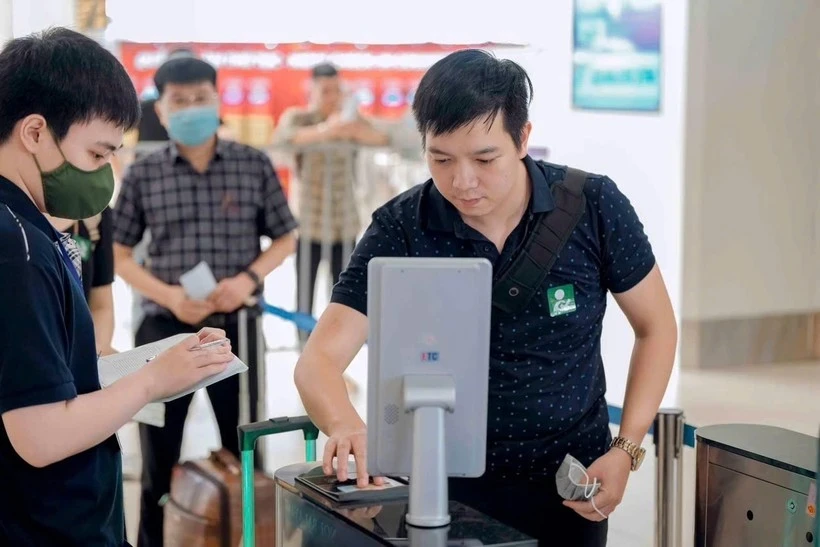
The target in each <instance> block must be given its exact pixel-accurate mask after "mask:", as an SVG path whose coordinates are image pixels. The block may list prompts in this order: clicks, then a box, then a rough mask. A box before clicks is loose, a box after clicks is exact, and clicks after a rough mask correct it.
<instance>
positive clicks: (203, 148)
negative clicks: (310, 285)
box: [114, 57, 296, 547]
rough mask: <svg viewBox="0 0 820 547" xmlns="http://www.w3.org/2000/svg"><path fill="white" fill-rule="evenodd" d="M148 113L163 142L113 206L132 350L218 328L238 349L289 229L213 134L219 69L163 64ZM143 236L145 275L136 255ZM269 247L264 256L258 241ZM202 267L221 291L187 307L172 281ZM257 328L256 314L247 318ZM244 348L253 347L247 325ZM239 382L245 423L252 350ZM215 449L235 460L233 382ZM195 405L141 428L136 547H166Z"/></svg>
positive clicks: (251, 172)
mask: <svg viewBox="0 0 820 547" xmlns="http://www.w3.org/2000/svg"><path fill="white" fill-rule="evenodd" d="M154 80H155V83H156V87H157V90H158V92H159V99H158V100H157V102H156V112H157V115H158V116H159V119H160V122H161V123H162V125H163V126H164V127H165V128H166V129H167V131H168V136H169V137H170V139H171V142H169V143H168V144H166V145H165V146H163V147H162V148H160V149H159V150H157V151H155V152H153V153H151V154H149V155H147V156H145V157H143V158H141V159H140V160H138V161H136V162H135V163H134V164H133V165H131V167H130V169H129V170H128V172H127V174H126V175H125V177H124V179H123V183H122V189H121V191H120V195H119V197H118V200H117V203H116V205H115V208H114V211H115V215H114V216H115V219H114V241H115V246H114V256H115V265H116V270H117V272H118V273H119V274H120V276H122V278H123V279H124V280H125V281H126V282H128V283H129V284H130V285H131V286H132V287H133V288H134V290H136V291H137V292H138V293H140V294H141V296H142V297H143V300H142V311H143V319H142V321H141V323H140V325H139V327H138V329H137V333H136V337H135V342H136V344H137V345H142V344H146V343H149V342H153V341H156V340H160V339H163V338H166V337H168V336H172V335H174V334H177V333H180V332H188V331H191V330H193V329H197V328H201V327H206V326H208V327H217V326H218V328H221V329H224V330H225V331H226V332H227V335H228V337H229V338H230V339H231V341H232V342H233V347H234V348H238V347H239V344H238V338H239V313H238V312H239V310H240V309H241V308H243V307H244V306H246V303H247V302H249V300H250V299H251V297H253V296H255V295H259V294H261V291H262V280H264V279H265V277H266V276H267V275H268V274H269V273H270V272H271V271H273V269H274V268H276V267H277V266H279V265H280V264H281V263H282V261H283V260H284V259H285V258H286V257H287V256H288V255H290V254H291V253H293V251H294V250H295V237H294V235H293V233H292V232H293V230H294V229H295V228H296V221H295V220H294V218H293V215H292V214H291V212H290V209H289V208H288V204H287V200H286V198H285V194H284V192H283V191H282V188H281V186H280V184H279V180H278V179H277V177H276V173H275V171H274V168H273V165H272V164H271V161H270V159H269V158H268V157H267V156H266V155H265V154H264V153H263V152H261V151H259V150H256V149H254V148H251V147H249V146H245V145H242V144H239V143H236V142H232V141H228V140H224V139H222V138H220V137H219V136H218V135H217V129H218V128H219V95H218V93H217V88H216V70H215V69H214V67H213V66H211V65H210V64H208V63H207V62H205V61H203V60H201V59H197V58H194V57H182V58H174V59H170V60H168V61H166V62H165V63H164V64H163V65H162V66H161V67H160V68H159V69H158V70H157V73H156V75H155V77H154ZM146 230H150V232H151V241H150V243H149V245H148V250H147V257H146V258H147V260H146V264H145V266H142V265H139V264H137V262H135V261H134V256H133V247H134V246H135V245H136V244H137V243H139V242H140V241H141V240H142V236H143V234H144V232H145V231H146ZM261 236H266V237H268V238H270V239H271V240H272V243H271V245H270V247H269V248H268V249H267V250H265V251H264V252H262V251H261V245H260V237H261ZM200 262H206V263H207V264H208V266H209V267H210V269H211V271H212V272H213V275H214V277H215V279H216V280H217V281H218V286H217V288H216V289H215V290H214V291H213V292H212V293H211V294H210V295H209V296H208V297H207V298H205V299H202V298H204V297H202V296H200V297H199V298H200V299H195V298H192V297H191V296H190V295H188V294H187V293H186V291H185V289H183V288H182V287H181V286H180V276H182V274H184V273H186V272H188V271H190V270H191V269H192V268H194V267H195V266H197V265H198V264H199V263H200ZM248 311H249V314H248V315H249V317H250V318H251V320H255V319H256V316H257V315H258V314H259V308H258V307H257V306H254V307H251V308H249V310H248ZM247 332H248V338H247V345H248V347H249V348H256V347H257V346H256V329H255V328H254V327H253V325H249V328H248V330H247ZM248 365H249V367H250V368H251V371H250V372H249V373H248V374H247V378H248V380H249V391H250V399H251V400H250V409H251V419H252V420H253V419H255V415H254V414H255V410H256V398H257V393H258V389H257V385H256V379H257V374H256V372H255V370H254V369H255V367H256V366H257V363H256V352H255V351H250V352H249V362H248ZM208 397H209V398H210V400H211V406H212V407H213V410H214V415H215V417H216V421H217V425H218V428H219V432H220V437H221V440H222V445H223V447H225V448H227V449H228V450H230V451H231V452H233V453H234V454H236V455H237V456H238V453H239V447H238V445H237V437H236V427H237V425H238V422H239V378H238V377H234V378H229V379H228V380H225V381H223V382H219V383H218V384H214V385H213V386H211V387H209V388H208ZM191 399H192V397H191V396H188V397H182V398H180V399H177V400H175V401H172V402H171V403H168V404H166V408H165V427H162V428H159V427H153V426H149V425H143V424H141V425H140V448H141V451H142V462H143V470H142V502H141V507H140V531H139V543H138V545H139V546H140V547H146V546H156V545H162V534H163V512H162V508H161V507H160V506H159V502H160V499H161V498H162V496H163V495H164V494H166V493H167V492H168V491H169V489H170V481H171V470H172V468H173V466H174V464H175V463H176V462H177V460H178V459H179V454H180V448H181V444H182V436H183V430H184V426H185V418H186V416H187V414H188V406H189V404H190V402H191Z"/></svg>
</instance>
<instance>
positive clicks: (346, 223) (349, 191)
mask: <svg viewBox="0 0 820 547" xmlns="http://www.w3.org/2000/svg"><path fill="white" fill-rule="evenodd" d="M353 159H354V156H353V154H352V153H351V154H347V155H346V156H345V176H346V179H347V181H348V182H349V184H347V185H345V187H344V190H343V192H344V194H343V197H342V207H343V214H344V219H343V220H342V227H341V230H340V232H341V233H340V237H341V238H342V270H344V269H345V268H347V263H348V261H349V260H350V254H351V253H352V252H353V248H352V244H353V241H352V239H353V238H351V237H349V236H350V234H349V233H348V231H349V230H350V225H351V224H352V223H351V220H352V218H357V216H358V212H357V211H356V203H355V200H353V199H351V198H352V197H353V192H354V184H355V182H354V181H356V180H357V178H356V171H355V168H354V165H353ZM351 217H352V218H351ZM332 282H333V283H335V282H336V280H335V279H334V280H332Z"/></svg>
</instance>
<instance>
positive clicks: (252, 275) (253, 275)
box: [242, 268, 262, 292]
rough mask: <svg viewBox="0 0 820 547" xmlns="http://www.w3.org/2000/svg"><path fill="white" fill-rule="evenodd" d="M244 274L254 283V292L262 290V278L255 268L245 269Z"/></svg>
mask: <svg viewBox="0 0 820 547" xmlns="http://www.w3.org/2000/svg"><path fill="white" fill-rule="evenodd" d="M242 274H243V275H244V276H245V277H246V278H247V279H250V280H251V282H252V283H253V292H256V291H258V290H259V289H261V288H262V277H261V276H260V275H259V274H258V273H257V272H256V271H254V269H253V268H245V269H244V270H242Z"/></svg>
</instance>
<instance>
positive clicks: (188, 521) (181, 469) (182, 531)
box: [163, 448, 276, 547]
mask: <svg viewBox="0 0 820 547" xmlns="http://www.w3.org/2000/svg"><path fill="white" fill-rule="evenodd" d="M254 486H255V493H256V508H257V510H256V544H257V545H260V546H261V545H274V541H275V535H274V534H275V522H276V520H275V517H276V513H275V511H274V503H275V493H276V492H275V486H274V482H273V479H271V478H270V477H268V476H267V475H265V474H264V473H261V472H259V471H257V472H256V473H255V479H254ZM164 511H165V525H164V529H163V536H164V539H165V547H237V546H238V545H239V544H240V541H241V538H242V467H241V464H240V463H239V460H238V459H237V458H236V457H235V456H234V455H233V454H232V453H230V452H229V451H228V450H225V449H224V448H221V449H219V450H215V451H213V452H211V455H210V457H208V458H206V459H202V460H194V461H187V462H182V463H179V464H177V465H176V466H175V467H174V471H173V475H172V477H171V493H170V495H169V496H168V497H167V498H166V500H165V505H164Z"/></svg>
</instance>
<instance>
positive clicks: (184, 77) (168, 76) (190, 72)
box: [154, 56, 216, 96]
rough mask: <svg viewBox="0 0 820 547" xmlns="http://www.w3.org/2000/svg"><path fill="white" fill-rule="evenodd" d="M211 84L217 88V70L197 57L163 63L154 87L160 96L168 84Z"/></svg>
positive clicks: (177, 58) (174, 59) (157, 73)
mask: <svg viewBox="0 0 820 547" xmlns="http://www.w3.org/2000/svg"><path fill="white" fill-rule="evenodd" d="M201 82H211V83H212V84H213V85H214V86H216V69H215V68H214V67H213V65H211V64H210V63H208V62H206V61H203V60H202V59H198V58H196V57H184V56H183V57H174V58H173V59H169V60H167V61H165V62H164V63H162V65H160V67H159V68H158V69H157V72H156V73H155V74H154V85H155V86H156V87H157V91H158V92H159V94H160V96H162V93H163V92H164V91H165V86H166V85H167V84H198V83H201Z"/></svg>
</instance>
